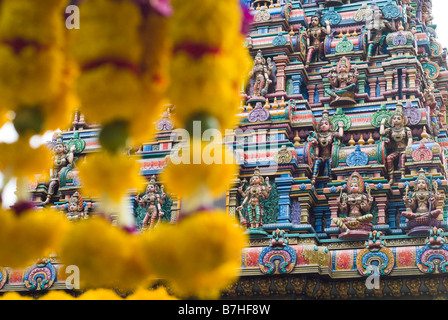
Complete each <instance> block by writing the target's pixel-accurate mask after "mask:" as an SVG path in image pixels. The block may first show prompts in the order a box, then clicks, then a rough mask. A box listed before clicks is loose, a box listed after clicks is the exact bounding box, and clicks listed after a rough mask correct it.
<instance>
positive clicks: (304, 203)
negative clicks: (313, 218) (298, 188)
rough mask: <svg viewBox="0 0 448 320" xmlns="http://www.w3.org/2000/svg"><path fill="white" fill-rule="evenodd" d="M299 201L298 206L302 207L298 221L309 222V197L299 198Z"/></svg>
mask: <svg viewBox="0 0 448 320" xmlns="http://www.w3.org/2000/svg"><path fill="white" fill-rule="evenodd" d="M299 201H300V206H301V207H302V214H301V216H300V223H302V224H309V223H310V209H311V204H310V203H309V198H299Z"/></svg>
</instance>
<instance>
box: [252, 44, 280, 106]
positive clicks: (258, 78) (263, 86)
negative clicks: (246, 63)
mask: <svg viewBox="0 0 448 320" xmlns="http://www.w3.org/2000/svg"><path fill="white" fill-rule="evenodd" d="M274 67H275V66H274V64H273V63H272V61H271V58H268V59H265V58H264V57H263V53H262V52H261V50H259V51H258V53H257V55H256V56H255V58H254V66H253V68H252V70H251V71H250V72H249V78H250V88H249V94H250V95H251V97H252V98H257V97H258V98H260V97H261V98H263V97H265V96H266V94H267V93H268V89H269V85H270V84H271V83H272V82H273V80H272V79H271V75H272V71H273V69H274Z"/></svg>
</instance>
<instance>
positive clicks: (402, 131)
mask: <svg viewBox="0 0 448 320" xmlns="http://www.w3.org/2000/svg"><path fill="white" fill-rule="evenodd" d="M386 121H387V119H383V120H382V121H381V126H380V135H381V136H383V137H385V138H387V140H386V142H387V143H388V144H389V146H390V150H391V151H392V152H391V153H389V154H388V156H387V160H386V167H387V171H388V174H389V179H390V180H389V183H390V184H393V182H394V178H393V171H394V168H395V165H394V162H395V160H396V159H398V160H399V166H398V168H399V169H400V171H401V178H402V179H403V178H404V177H405V166H404V165H405V161H406V149H407V148H408V147H411V146H412V144H413V137H412V131H411V128H409V127H408V126H407V124H408V122H409V120H408V118H407V117H406V115H405V114H404V112H403V105H402V104H401V103H398V104H397V108H396V110H395V112H394V113H393V114H392V116H391V117H390V118H389V121H388V123H389V128H386V127H385V125H386Z"/></svg>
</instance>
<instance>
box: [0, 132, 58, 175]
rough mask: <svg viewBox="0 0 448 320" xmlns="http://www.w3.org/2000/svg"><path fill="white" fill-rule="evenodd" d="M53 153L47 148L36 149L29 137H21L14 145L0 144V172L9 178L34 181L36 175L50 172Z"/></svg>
mask: <svg viewBox="0 0 448 320" xmlns="http://www.w3.org/2000/svg"><path fill="white" fill-rule="evenodd" d="M50 167H51V152H50V150H49V149H48V148H47V147H46V146H40V147H39V148H37V149H34V148H32V147H31V146H30V144H29V137H19V139H18V140H17V141H16V142H14V143H0V171H1V172H3V173H5V174H6V175H8V176H9V177H26V178H30V179H33V178H35V175H36V174H39V173H42V172H48V170H50Z"/></svg>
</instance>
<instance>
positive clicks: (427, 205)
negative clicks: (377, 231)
mask: <svg viewBox="0 0 448 320" xmlns="http://www.w3.org/2000/svg"><path fill="white" fill-rule="evenodd" d="M434 182H435V181H434ZM444 200H445V195H444V194H442V193H441V192H439V191H438V188H437V183H434V184H433V185H431V183H430V181H429V179H428V178H427V177H426V173H425V171H424V170H423V169H421V170H420V171H419V175H418V176H417V179H416V180H415V184H414V192H412V193H409V184H408V185H406V188H405V194H404V196H403V201H404V205H405V207H406V208H407V209H406V211H405V212H402V213H401V214H402V215H403V216H404V217H405V218H406V219H408V228H409V229H410V231H409V234H421V233H424V234H427V233H428V232H429V230H430V229H432V228H433V227H439V226H440V221H439V220H438V217H439V216H440V214H441V213H442V210H440V209H437V205H438V203H439V201H444Z"/></svg>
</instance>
